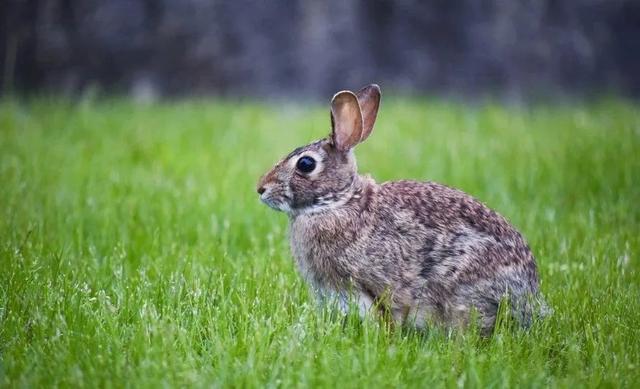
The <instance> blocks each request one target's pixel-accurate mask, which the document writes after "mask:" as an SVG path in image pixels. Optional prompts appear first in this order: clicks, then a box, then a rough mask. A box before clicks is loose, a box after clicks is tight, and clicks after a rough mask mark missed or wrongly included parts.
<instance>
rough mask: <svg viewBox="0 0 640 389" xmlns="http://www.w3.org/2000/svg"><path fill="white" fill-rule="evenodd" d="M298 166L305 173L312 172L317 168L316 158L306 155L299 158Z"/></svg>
mask: <svg viewBox="0 0 640 389" xmlns="http://www.w3.org/2000/svg"><path fill="white" fill-rule="evenodd" d="M296 168H297V169H298V170H300V171H301V172H303V173H311V172H312V171H313V169H315V168H316V160H315V159H313V158H311V157H307V156H304V157H302V158H300V159H299V160H298V162H297V163H296Z"/></svg>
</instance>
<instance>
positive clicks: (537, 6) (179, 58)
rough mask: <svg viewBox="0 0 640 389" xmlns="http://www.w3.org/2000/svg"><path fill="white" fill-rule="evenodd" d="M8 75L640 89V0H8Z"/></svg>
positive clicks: (282, 86)
mask: <svg viewBox="0 0 640 389" xmlns="http://www.w3.org/2000/svg"><path fill="white" fill-rule="evenodd" d="M0 13H1V15H2V16H1V20H2V23H1V25H0V55H1V68H0V69H1V71H2V72H1V75H0V76H1V77H2V79H1V81H2V82H1V83H0V85H1V87H2V90H3V91H4V92H7V91H25V92H30V91H42V90H44V91H54V92H63V93H69V94H75V93H79V92H83V91H85V90H86V89H87V88H98V89H99V90H104V91H107V92H109V93H131V94H133V95H135V96H141V97H145V96H147V97H154V96H172V95H185V94H218V95H251V96H276V97H278V96H290V97H291V96H292V97H299V96H325V97H326V96H327V95H329V94H331V93H332V92H334V91H335V90H336V89H341V88H347V87H348V88H356V87H358V86H360V85H362V84H365V83H368V82H378V83H381V84H382V85H383V86H384V87H385V88H386V89H387V90H389V89H395V90H398V91H409V92H415V93H427V94H444V95H465V96H469V95H471V96H477V95H486V94H490V95H497V96H504V97H507V98H520V97H523V96H524V97H527V96H534V97H535V96H543V97H546V96H558V95H559V96H589V95H592V94H597V93H620V94H623V95H627V96H636V97H637V96H640V0H555V1H554V0H459V1H450V0H430V1H419V0H398V1H392V0H328V1H313V0H291V1H284V0H270V1H258V0H253V1H250V0H236V1H215V0H214V1H204V0H4V1H2V2H0Z"/></svg>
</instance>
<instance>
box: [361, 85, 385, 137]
mask: <svg viewBox="0 0 640 389" xmlns="http://www.w3.org/2000/svg"><path fill="white" fill-rule="evenodd" d="M356 97H357V98H358V103H359V104H360V110H361V111H362V136H361V137H360V142H364V140H365V139H367V138H368V137H369V135H371V131H373V125H374V124H375V122H376V117H377V116H378V107H379V106H380V87H379V86H378V85H376V84H371V85H367V86H365V87H364V88H362V89H360V90H359V91H358V92H356Z"/></svg>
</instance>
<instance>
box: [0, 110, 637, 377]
mask: <svg viewBox="0 0 640 389" xmlns="http://www.w3.org/2000/svg"><path fill="white" fill-rule="evenodd" d="M328 127H329V123H328V113H327V108H326V107H308V106H300V105H278V104H275V103H274V104H273V105H256V104H252V103H243V104H236V103H231V102H223V101H188V102H175V103H162V104H155V105H149V106H142V105H136V104H133V103H131V102H129V101H126V100H107V101H99V102H83V103H78V104H71V103H69V102H57V101H54V100H46V99H39V100H34V101H29V102H21V103H18V102H13V101H4V102H2V103H0V385H1V386H7V387H37V386H83V387H96V386H108V387H121V386H132V387H156V386H158V385H164V386H203V387H210V386H237V387H245V386H249V387H256V386H257V387H262V386H265V385H268V386H273V387H275V386H284V387H288V386H327V387H384V386H417V387H425V386H426V385H432V384H437V385H445V386H471V387H474V386H516V385H518V386H520V385H522V386H531V387H540V386H548V385H551V386H561V387H568V386H574V385H579V386H587V387H596V386H621V387H633V386H635V385H638V383H639V382H640V330H639V328H640V273H639V270H640V264H639V262H638V261H639V254H640V111H639V110H638V107H637V106H636V105H633V104H631V103H625V102H620V101H602V102H599V103H592V104H583V105H572V106H560V107H554V106H537V107H529V108H513V107H512V108H505V107H503V106H500V105H493V104H489V103H487V104H483V105H479V106H475V107H468V106H464V105H461V104H456V103H444V102H438V101H429V100H426V101H422V100H406V99H394V98H388V99H386V101H384V102H383V106H382V110H381V113H380V116H379V120H378V123H377V125H376V129H375V130H374V133H373V135H372V136H371V138H370V139H369V140H368V141H367V142H366V143H365V144H363V145H361V146H360V147H359V148H358V149H357V155H358V158H359V165H360V170H361V172H370V173H372V174H373V176H374V177H376V179H377V180H378V181H386V180H392V179H400V178H414V179H420V180H435V181H439V182H442V183H446V184H448V185H451V186H455V187H458V188H461V189H463V190H465V191H466V192H468V193H471V194H473V195H474V196H476V197H477V198H479V199H481V200H482V201H484V202H485V203H487V204H488V205H489V206H491V207H492V208H494V209H496V210H498V211H499V212H500V213H502V214H503V215H505V216H506V217H507V218H508V219H510V220H511V221H512V222H513V224H514V225H515V226H517V227H518V228H519V229H520V230H521V231H522V232H523V234H524V235H525V236H526V237H527V239H528V241H529V243H530V245H531V247H532V249H533V251H534V253H535V254H536V256H537V260H538V265H539V271H540V275H541V279H542V291H543V293H544V294H545V296H546V299H547V300H548V302H549V303H550V305H551V306H552V307H553V309H554V314H553V315H552V316H551V317H549V318H548V319H547V320H545V321H544V322H540V323H537V324H536V325H534V327H533V328H532V329H530V330H529V331H526V332H524V331H517V330H508V329H500V330H498V331H497V333H496V334H495V335H494V336H493V337H492V338H490V339H484V340H483V339H481V338H479V337H478V336H477V334H475V333H474V332H466V333H457V334H447V333H446V332H444V331H439V330H434V331H431V332H429V333H417V332H414V331H398V330H396V331H390V330H387V329H385V328H381V327H379V326H378V324H377V322H376V321H375V320H373V319H372V320H366V321H365V322H363V323H361V322H360V321H359V320H357V318H354V317H350V318H348V319H347V320H346V321H343V320H340V319H335V318H332V317H330V315H328V313H327V312H326V311H321V310H319V309H318V308H317V307H316V306H315V304H314V301H313V298H312V296H310V294H309V292H308V291H307V289H306V286H305V285H304V283H303V282H302V280H301V279H300V277H299V276H298V275H297V274H296V272H295V269H294V266H293V262H292V260H291V258H290V253H289V249H288V243H287V238H286V226H287V220H286V217H285V216H284V215H283V214H277V213H275V212H273V211H272V210H270V209H268V208H267V207H265V206H264V205H261V204H260V203H259V201H258V198H257V195H256V193H255V183H256V181H257V179H258V177H259V175H260V174H262V173H263V172H264V171H266V170H267V169H269V167H270V166H271V165H272V164H273V163H274V162H275V161H276V160H277V159H279V158H280V157H281V156H282V155H284V154H285V153H286V152H288V151H289V150H290V149H292V148H293V147H296V146H299V145H301V144H303V143H306V142H308V141H311V140H313V139H317V138H320V137H322V136H324V135H325V134H326V133H327V132H328Z"/></svg>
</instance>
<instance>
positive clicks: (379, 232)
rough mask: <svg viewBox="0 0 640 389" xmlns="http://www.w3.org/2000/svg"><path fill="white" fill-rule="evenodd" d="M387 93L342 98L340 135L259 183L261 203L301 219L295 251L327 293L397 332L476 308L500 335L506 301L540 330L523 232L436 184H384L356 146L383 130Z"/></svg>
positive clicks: (336, 101) (455, 322)
mask: <svg viewBox="0 0 640 389" xmlns="http://www.w3.org/2000/svg"><path fill="white" fill-rule="evenodd" d="M379 104H380V88H379V87H378V86H377V85H369V86H367V87H365V88H363V89H362V90H360V91H359V92H357V93H353V92H351V91H341V92H338V93H337V94H336V95H335V96H333V99H332V101H331V126H332V131H331V134H330V135H329V136H328V137H327V138H325V139H321V140H319V141H316V142H313V143H311V144H309V145H307V146H303V147H299V148H297V149H295V150H293V151H292V152H291V153H290V154H289V155H287V156H286V157H285V158H284V159H282V160H281V161H280V162H278V163H277V164H276V165H275V166H274V167H273V169H272V170H271V171H269V172H268V173H267V174H265V175H264V176H263V177H262V178H261V179H260V181H259V183H258V186H257V190H258V193H259V194H260V199H261V200H262V201H263V202H264V203H265V204H267V205H268V206H270V207H271V208H273V209H276V210H280V211H284V212H286V213H287V214H288V216H289V226H290V244H291V250H292V252H293V256H294V258H295V260H296V263H297V265H298V268H299V270H300V272H301V273H302V275H303V277H304V278H305V279H306V280H307V281H308V282H309V283H310V284H311V285H312V287H313V289H314V291H315V292H316V293H317V294H318V296H319V297H320V298H321V299H323V300H325V299H327V298H329V299H332V300H337V301H338V303H339V304H340V306H341V307H342V308H343V309H348V308H349V307H350V306H352V307H358V308H359V311H360V314H361V315H364V314H365V313H366V312H368V311H370V310H372V309H373V310H382V311H384V312H387V313H388V314H390V315H391V317H392V319H393V320H394V321H395V322H397V323H407V322H409V323H410V324H413V325H415V326H417V327H420V328H422V327H424V326H426V325H427V323H441V324H444V325H445V326H447V327H458V326H464V325H466V324H467V323H469V320H470V317H471V316H472V314H471V312H473V311H476V312H477V317H478V319H479V324H480V326H481V329H482V331H483V333H485V334H488V333H490V332H491V331H492V329H493V327H494V325H495V321H496V314H497V311H498V307H499V304H500V302H501V301H503V300H505V301H507V302H508V303H509V307H510V309H511V313H512V314H513V316H514V317H515V318H516V319H517V320H518V321H519V322H520V323H521V324H522V325H525V326H526V325H528V324H529V323H530V321H531V318H532V316H533V315H534V314H535V313H536V308H535V307H536V305H537V302H540V301H541V299H540V296H539V291H538V274H537V270H536V263H535V260H534V257H533V255H532V253H531V250H530V249H529V246H528V245H527V243H526V242H525V240H524V239H523V237H522V235H520V233H519V232H518V231H516V230H515V229H514V228H513V227H512V226H511V225H510V224H509V223H508V222H507V221H506V220H505V219H504V218H503V217H502V216H500V215H498V214H497V213H496V212H494V211H493V210H491V209H489V208H488V207H487V206H485V205H484V204H482V203H481V202H479V201H478V200H475V199H474V198H473V197H471V196H469V195H467V194H465V193H463V192H461V191H459V190H456V189H452V188H449V187H447V186H444V185H440V184H437V183H434V182H416V181H395V182H386V183H383V184H377V183H376V182H375V181H374V180H373V179H372V178H370V177H369V176H360V175H358V172H357V167H356V160H355V156H354V153H353V148H354V147H355V146H356V145H357V144H359V143H361V142H363V141H364V140H365V139H367V137H369V135H371V132H372V130H373V125H374V122H375V120H376V116H377V112H378V106H379Z"/></svg>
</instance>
